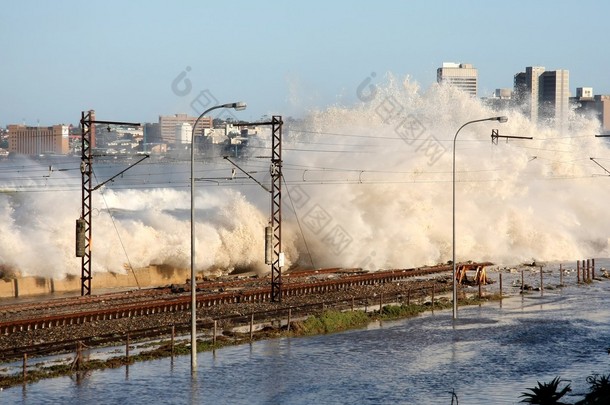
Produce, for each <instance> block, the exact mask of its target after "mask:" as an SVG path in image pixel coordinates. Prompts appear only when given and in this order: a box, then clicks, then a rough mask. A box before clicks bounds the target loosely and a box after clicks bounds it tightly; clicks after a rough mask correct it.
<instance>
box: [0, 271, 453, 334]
mask: <svg viewBox="0 0 610 405" xmlns="http://www.w3.org/2000/svg"><path fill="white" fill-rule="evenodd" d="M451 268H452V266H448V265H442V266H434V267H424V268H415V269H408V270H387V271H379V272H373V273H365V274H356V275H341V276H339V273H337V272H336V271H335V272H334V273H333V274H335V275H337V277H335V278H331V279H326V280H321V281H320V280H318V281H312V282H294V283H286V284H285V285H284V286H283V287H282V296H283V297H291V296H297V295H308V294H320V293H325V292H332V291H340V290H346V289H349V288H351V287H353V286H363V285H372V284H384V283H392V282H397V281H400V280H404V279H407V278H411V277H415V276H423V275H429V274H435V273H442V272H446V271H449V270H451ZM325 273H328V274H330V272H325ZM317 274H320V272H318V273H317ZM322 274H323V273H322ZM259 284H260V279H259ZM229 286H230V288H229ZM206 288H207V289H208V290H210V291H212V292H210V291H206ZM226 288H229V290H226ZM200 289H201V291H199V292H198V293H197V301H196V305H197V308H209V307H214V306H217V305H222V304H233V303H241V302H265V301H270V300H271V287H270V286H264V287H251V288H248V287H246V283H245V282H241V283H240V282H237V283H235V282H234V283H228V284H227V283H224V284H222V283H221V284H219V283H209V282H205V283H201V284H198V290H200ZM219 291H221V292H219ZM124 296H125V294H124V293H123V296H121V295H120V294H116V293H114V294H109V295H100V296H95V297H91V298H88V299H86V300H80V297H79V300H77V301H76V302H78V303H79V304H81V305H82V304H83V303H88V304H92V303H93V304H95V303H100V302H104V303H105V304H107V305H108V307H105V308H99V307H98V308H95V307H94V308H89V309H87V308H80V309H79V306H78V305H76V306H71V305H67V301H61V302H58V303H55V304H56V305H57V306H59V307H60V308H62V309H64V310H66V309H67V310H69V311H68V312H65V311H61V312H60V313H53V314H47V315H40V314H39V315H34V316H29V317H27V318H23V319H14V320H6V321H2V322H0V334H3V335H10V334H12V333H16V332H20V331H29V330H36V329H45V328H53V327H60V326H65V325H75V324H76V325H78V324H84V323H87V322H96V321H102V320H110V319H120V318H126V317H138V316H146V315H151V314H157V313H168V312H170V313H171V312H178V311H188V310H190V309H191V299H190V295H188V294H174V296H167V295H166V296H164V297H162V298H155V297H154V295H153V296H149V299H147V300H145V301H138V302H131V303H121V298H123V297H124ZM117 297H118V298H117ZM114 299H116V300H117V301H116V305H115V303H114V302H113V300H114ZM51 303H53V301H51V302H50V303H48V304H47V303H44V306H45V308H49V307H51V306H52V305H50V304H51ZM66 306H68V307H70V308H66ZM28 309H31V306H30V305H28ZM10 310H11V311H13V312H15V311H17V312H18V311H19V308H18V307H15V306H13V307H11V308H10ZM4 311H5V309H4V308H2V307H0V313H1V312H4Z"/></svg>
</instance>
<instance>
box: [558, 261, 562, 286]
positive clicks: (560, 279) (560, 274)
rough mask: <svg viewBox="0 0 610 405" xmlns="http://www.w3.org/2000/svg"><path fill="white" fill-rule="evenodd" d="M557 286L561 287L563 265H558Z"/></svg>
mask: <svg viewBox="0 0 610 405" xmlns="http://www.w3.org/2000/svg"><path fill="white" fill-rule="evenodd" d="M559 285H560V286H563V264H561V263H559Z"/></svg>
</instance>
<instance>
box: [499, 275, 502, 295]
mask: <svg viewBox="0 0 610 405" xmlns="http://www.w3.org/2000/svg"><path fill="white" fill-rule="evenodd" d="M499 276H500V300H502V273H499Z"/></svg>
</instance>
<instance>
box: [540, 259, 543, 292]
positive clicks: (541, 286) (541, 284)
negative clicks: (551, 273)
mask: <svg viewBox="0 0 610 405" xmlns="http://www.w3.org/2000/svg"><path fill="white" fill-rule="evenodd" d="M542 294H544V281H543V280H542V266H540V295H542Z"/></svg>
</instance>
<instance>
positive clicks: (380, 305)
mask: <svg viewBox="0 0 610 405" xmlns="http://www.w3.org/2000/svg"><path fill="white" fill-rule="evenodd" d="M382 311H383V293H381V294H379V314H381V312H382Z"/></svg>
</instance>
